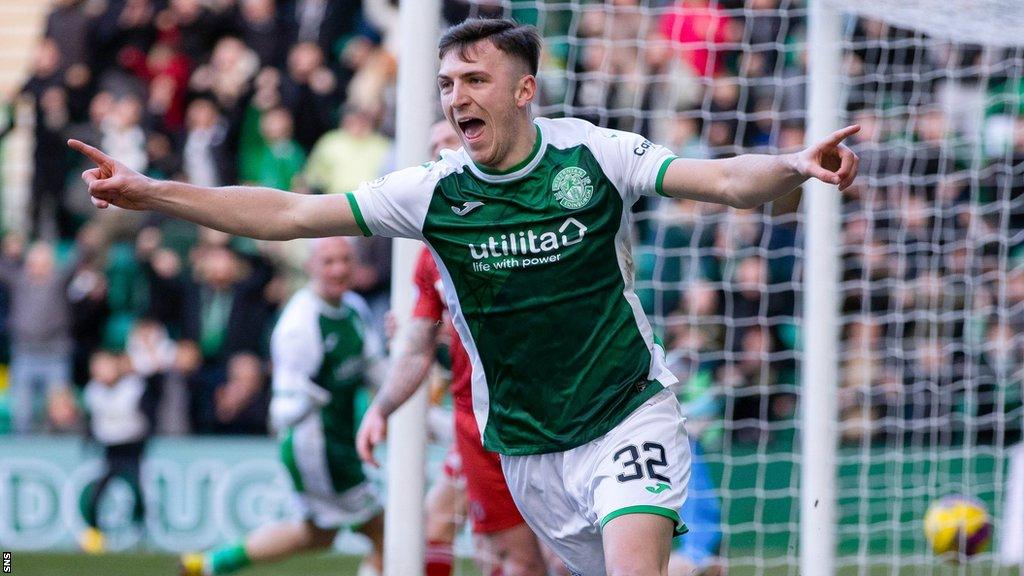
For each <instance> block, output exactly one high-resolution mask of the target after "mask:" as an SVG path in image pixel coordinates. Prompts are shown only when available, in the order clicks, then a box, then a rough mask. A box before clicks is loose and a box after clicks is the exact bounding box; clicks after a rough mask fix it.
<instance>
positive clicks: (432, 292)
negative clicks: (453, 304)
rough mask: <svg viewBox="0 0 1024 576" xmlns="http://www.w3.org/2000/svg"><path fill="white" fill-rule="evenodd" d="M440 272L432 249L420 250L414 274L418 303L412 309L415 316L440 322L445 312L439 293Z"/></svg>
mask: <svg viewBox="0 0 1024 576" xmlns="http://www.w3.org/2000/svg"><path fill="white" fill-rule="evenodd" d="M438 277H439V274H438V272H437V264H435V263H434V257H433V256H431V255H430V251H429V250H427V249H426V248H424V249H423V250H421V251H420V257H419V260H418V261H417V262H416V272H415V273H414V275H413V279H414V282H415V284H416V305H415V306H414V307H413V310H412V317H413V318H426V319H428V320H433V321H434V322H439V321H440V320H441V317H442V315H443V314H444V302H443V301H442V300H441V295H440V294H438V292H437V288H436V287H435V286H436V285H437V280H438Z"/></svg>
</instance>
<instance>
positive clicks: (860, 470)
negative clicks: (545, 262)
mask: <svg viewBox="0 0 1024 576" xmlns="http://www.w3.org/2000/svg"><path fill="white" fill-rule="evenodd" d="M847 4H848V3H837V4H835V5H834V6H835V7H836V8H838V9H840V10H848V9H852V8H854V7H853V6H847ZM851 4H852V3H851ZM453 7H459V8H461V9H462V10H461V13H460V11H459V10H456V9H454V8H453ZM855 8H856V9H857V10H858V11H859V13H857V14H853V13H847V14H844V16H843V20H842V22H843V25H842V34H841V38H839V39H838V40H839V41H840V42H841V44H842V71H841V86H840V90H839V93H840V94H841V99H840V100H841V101H838V102H836V103H835V106H836V109H837V111H838V115H839V117H840V119H841V121H842V122H844V123H854V122H856V123H859V124H860V125H861V132H860V134H858V135H857V136H856V137H855V138H854V139H853V141H852V145H853V146H854V148H855V149H856V150H857V151H858V153H859V155H860V157H861V166H860V170H861V175H860V177H859V178H858V181H857V183H856V186H854V187H853V188H852V189H851V190H850V191H849V192H848V193H846V194H844V195H843V196H842V200H841V214H840V218H841V236H840V244H841V246H840V250H841V264H840V270H841V281H840V284H839V286H838V290H839V300H840V304H841V313H840V321H841V329H840V338H839V342H838V353H839V381H838V382H837V383H836V384H837V389H838V416H837V418H838V422H837V425H838V430H839V436H840V445H839V447H838V453H837V462H838V470H837V471H836V474H837V482H838V484H837V502H836V509H835V517H836V520H837V526H836V536H837V546H836V548H837V549H836V566H837V568H838V570H839V572H840V573H843V574H932V573H950V572H960V573H968V572H969V573H972V574H975V573H992V574H1004V573H1007V572H1005V571H1004V570H1006V568H1003V567H1001V564H1005V563H1008V562H1012V561H1014V560H1013V556H1012V552H1011V551H1009V550H1010V549H1011V548H1013V545H1012V542H1010V540H1012V539H1020V541H1021V542H1024V532H1022V530H1021V528H1020V524H1018V525H1017V526H1018V527H1017V528H1012V527H1011V526H1008V525H1007V522H1006V521H1007V514H1006V511H1007V510H1008V508H1007V502H1006V499H1007V492H1006V488H1007V477H1008V470H1009V466H1010V458H1009V456H1010V453H1011V449H1012V447H1013V445H1014V444H1016V443H1018V442H1019V439H1020V434H1021V422H1022V419H1024V416H1022V409H1021V388H1022V386H1024V330H1022V328H1024V116H1022V115H1021V112H1022V110H1024V82H1022V72H1024V48H1019V47H1015V45H1017V44H1020V43H1021V39H1022V31H1024V20H1022V17H1024V3H1015V2H1010V1H1008V0H1007V1H996V0H989V1H985V2H968V1H967V0H960V1H955V2H935V1H927V0H915V1H909V0H900V1H896V0H891V1H883V0H873V1H870V2H860V3H857V4H856V7H855ZM449 11H450V12H452V13H453V14H459V15H462V16H464V15H466V14H474V15H487V14H501V15H505V16H512V17H514V18H516V19H518V20H519V21H521V22H525V23H531V24H535V25H537V26H538V28H540V30H541V32H542V34H543V36H544V37H545V42H546V51H545V53H544V56H543V62H542V71H541V74H540V84H541V87H542V98H541V104H540V106H539V108H538V110H537V112H538V113H539V114H541V115H549V116H575V117H582V118H586V119H589V120H591V121H593V122H595V123H598V124H600V125H604V126H608V127H613V128H619V129H623V130H629V131H634V132H639V133H641V134H644V135H645V136H647V137H648V138H650V139H651V140H652V141H655V142H658V143H661V144H664V145H667V146H669V147H671V148H672V149H673V150H674V151H675V152H676V153H677V154H679V155H681V156H686V157H698V158H718V157H725V156H731V155H735V154H740V153H744V152H770V153H776V152H784V151H788V150H794V149H796V148H798V147H799V146H801V144H802V143H803V141H804V136H805V128H806V125H807V122H808V118H807V97H806V92H807V85H808V82H809V81H811V80H810V79H809V75H808V72H807V54H808V51H809V50H810V51H813V50H814V49H815V47H814V46H808V45H807V42H806V40H805V39H806V32H807V16H808V10H807V4H806V2H804V1H797V0H681V1H680V0H664V1H659V0H615V1H611V0H609V1H606V2H583V1H561V2H560V1H555V0H551V1H543V0H530V1H526V0H515V1H507V0H506V1H504V2H476V3H471V4H468V5H467V4H460V3H458V2H453V3H450V4H449ZM800 202H801V196H800V194H793V195H791V196H789V197H786V198H784V199H782V200H780V201H777V202H775V203H773V204H770V205H766V206H764V207H762V208H759V209H756V210H751V211H740V210H733V209H725V208H722V207H718V206H712V205H706V204H697V203H694V202H685V201H672V200H667V199H664V200H648V201H643V202H641V203H640V204H638V205H637V207H636V209H635V210H636V222H637V226H636V232H637V238H636V262H637V276H638V278H637V279H638V284H637V285H638V287H639V291H640V296H641V299H642V301H643V303H644V305H645V307H646V309H647V311H648V313H649V314H650V316H651V319H652V321H653V324H654V326H655V328H656V331H657V332H658V333H659V334H660V335H661V337H662V339H663V340H664V342H665V344H666V347H667V349H668V350H669V353H670V357H671V361H672V366H673V369H674V370H675V371H676V372H677V374H678V376H679V377H680V380H681V381H682V385H681V386H680V388H679V390H678V394H679V395H680V398H682V399H683V400H684V401H685V403H686V404H685V405H686V409H687V412H688V415H689V418H690V423H689V429H690V431H691V433H692V435H693V436H694V438H695V439H696V440H698V441H699V442H700V443H701V445H702V448H703V451H704V456H705V460H706V463H707V475H708V477H709V479H710V487H703V486H696V485H695V486H694V487H693V488H692V489H691V496H692V497H694V498H696V499H702V500H704V501H705V502H706V503H715V504H717V515H716V514H715V512H716V511H715V510H714V507H711V508H709V509H700V510H699V511H697V512H692V513H693V514H696V515H697V516H696V517H695V518H690V519H687V520H688V521H689V522H690V524H691V527H694V528H699V529H703V530H704V532H705V533H706V534H707V536H706V539H702V538H703V537H700V536H697V535H693V536H692V537H693V538H694V540H693V541H692V542H690V543H685V544H683V546H684V548H686V549H690V548H692V550H690V552H688V553H692V554H697V555H700V554H701V552H700V550H704V551H706V552H707V553H708V554H715V555H718V556H720V557H721V558H722V560H721V563H722V564H723V565H724V566H725V567H727V568H728V569H729V572H730V573H731V574H773V575H775V574H779V575H781V574H790V575H796V574H797V572H798V561H797V557H798V547H799V545H800V543H799V534H800V530H799V526H800V518H799V514H800V502H799V498H800V485H799V484H800V466H801V465H802V464H803V465H812V466H813V465H814V463H813V462H801V457H800V450H799V447H800V443H799V441H798V438H799V436H800V434H801V430H800V424H799V422H800V420H799V415H800V411H801V390H802V389H804V388H807V387H810V386H814V385H815V383H814V382H801V381H800V366H801V361H802V355H801V350H802V342H801V335H802V333H803V332H804V327H805V326H806V325H807V324H808V323H811V322H815V321H816V319H815V318H804V317H802V311H801V310H802V303H803V294H802V285H803V282H804V280H805V278H804V274H803V271H804V266H803V263H804V256H805V249H806V248H807V247H806V245H805V235H804V224H805V222H804V216H803V215H802V213H801V211H800ZM811 280H812V281H814V279H811ZM822 281H826V280H822ZM806 433H808V434H813V433H814V431H806ZM1021 482H1024V480H1021ZM950 494H965V495H969V496H971V497H974V498H977V499H979V500H981V501H982V502H984V503H985V505H986V506H987V508H988V510H989V511H990V513H991V514H992V516H993V519H994V533H993V538H992V547H991V548H990V549H989V551H988V552H986V553H983V554H981V555H980V556H978V557H976V558H973V559H971V562H969V563H963V564H960V565H952V564H949V563H948V562H947V561H946V560H943V559H940V558H936V557H935V556H934V555H933V554H932V553H931V552H930V551H929V549H928V547H927V545H926V543H925V537H924V529H923V517H924V511H925V508H926V507H927V506H928V505H929V503H931V502H932V501H934V500H936V499H938V498H940V497H942V496H945V495H950ZM1020 514H1021V515H1024V511H1022V512H1020ZM684 516H685V515H684ZM716 516H717V518H718V520H713V521H712V520H707V519H708V518H712V519H714V518H716ZM684 519H686V518H684ZM715 529H717V530H718V531H719V532H720V534H719V535H718V538H719V540H717V542H718V543H717V544H715V542H716V538H715V535H714V532H715V531H716V530H715ZM694 532H700V530H695V531H694ZM690 537H691V536H685V537H683V538H684V540H685V539H686V538H690ZM1001 549H1003V550H1005V551H1006V553H1005V554H1002V555H1001V553H1000V550H1001ZM1018 549H1019V547H1018ZM1016 561H1019V560H1016ZM696 562H697V563H698V564H700V563H702V562H703V563H705V564H704V565H708V564H707V562H711V561H710V560H707V559H704V558H697V559H696Z"/></svg>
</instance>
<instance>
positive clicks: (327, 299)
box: [313, 284, 341, 307]
mask: <svg viewBox="0 0 1024 576" xmlns="http://www.w3.org/2000/svg"><path fill="white" fill-rule="evenodd" d="M313 293H314V294H316V297H317V298H319V299H320V300H321V301H323V302H324V303H325V304H327V305H328V306H334V307H337V306H338V305H340V304H341V296H337V297H331V296H328V295H326V294H325V293H324V290H322V289H321V288H320V287H319V286H317V285H315V284H314V285H313Z"/></svg>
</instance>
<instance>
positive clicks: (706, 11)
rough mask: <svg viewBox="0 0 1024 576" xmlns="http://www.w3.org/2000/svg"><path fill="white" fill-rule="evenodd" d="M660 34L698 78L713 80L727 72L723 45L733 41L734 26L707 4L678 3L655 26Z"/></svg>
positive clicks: (694, 0) (705, 0)
mask: <svg viewBox="0 0 1024 576" xmlns="http://www.w3.org/2000/svg"><path fill="white" fill-rule="evenodd" d="M658 27H659V29H660V31H661V34H662V35H663V36H664V37H665V38H667V39H669V40H670V41H672V43H673V44H674V45H675V50H676V52H677V54H679V55H680V56H681V57H682V58H683V59H684V60H685V61H686V62H687V63H689V65H690V67H691V68H692V69H693V72H694V73H695V74H697V75H698V76H703V77H705V78H714V77H718V76H721V75H722V74H723V73H724V72H725V69H726V60H727V58H728V53H727V52H726V49H725V48H724V47H722V44H726V43H728V42H732V41H734V40H735V39H736V37H737V34H736V30H735V27H736V24H735V23H734V22H733V21H732V19H731V18H730V17H729V16H728V15H727V14H726V13H725V11H724V10H723V9H722V8H721V7H720V6H719V3H718V2H710V1H709V0H680V1H679V2H678V3H677V4H676V6H675V7H674V8H673V9H672V10H670V11H668V12H666V13H664V14H663V15H662V16H661V20H660V21H659V22H658Z"/></svg>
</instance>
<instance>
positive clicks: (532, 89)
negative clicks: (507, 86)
mask: <svg viewBox="0 0 1024 576" xmlns="http://www.w3.org/2000/svg"><path fill="white" fill-rule="evenodd" d="M536 95H537V78H536V77H535V76H534V75H533V74H527V75H525V76H523V77H521V78H520V79H519V82H517V83H516V91H515V98H516V106H518V107H520V108H525V107H526V106H529V104H530V102H533V98H534V96H536Z"/></svg>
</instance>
